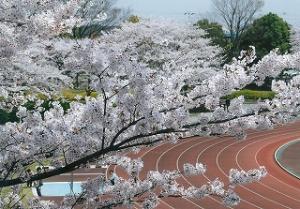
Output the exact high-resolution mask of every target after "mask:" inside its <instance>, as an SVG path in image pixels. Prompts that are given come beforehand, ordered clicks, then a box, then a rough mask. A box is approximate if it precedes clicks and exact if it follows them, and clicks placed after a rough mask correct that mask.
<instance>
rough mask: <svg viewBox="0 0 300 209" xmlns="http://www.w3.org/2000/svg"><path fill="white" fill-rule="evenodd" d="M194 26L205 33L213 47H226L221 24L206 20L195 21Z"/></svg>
mask: <svg viewBox="0 0 300 209" xmlns="http://www.w3.org/2000/svg"><path fill="white" fill-rule="evenodd" d="M195 26H196V27H198V28H200V29H202V30H204V31H205V32H206V33H207V34H205V37H206V38H209V39H211V41H212V43H213V44H214V45H218V46H220V47H222V48H224V47H226V45H227V41H226V39H225V34H224V31H223V28H222V25H221V24H219V23H217V22H210V21H209V20H208V19H202V20H199V21H197V22H196V23H195Z"/></svg>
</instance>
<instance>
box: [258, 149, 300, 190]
mask: <svg viewBox="0 0 300 209" xmlns="http://www.w3.org/2000/svg"><path fill="white" fill-rule="evenodd" d="M264 147H266V146H264ZM264 147H261V148H260V149H259V150H258V151H257V152H256V153H255V161H256V164H257V165H258V166H260V165H259V162H258V160H257V158H258V157H257V156H258V153H260V152H261V150H262V149H263V148H264ZM268 176H270V177H271V178H274V179H275V180H277V181H278V182H280V183H282V184H285V185H286V186H288V187H290V188H292V189H294V190H296V191H297V192H300V189H299V188H298V187H294V186H293V185H290V184H287V183H286V182H284V181H282V180H280V179H278V178H277V177H275V176H273V175H272V174H268Z"/></svg>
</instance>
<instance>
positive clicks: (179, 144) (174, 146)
mask: <svg viewBox="0 0 300 209" xmlns="http://www.w3.org/2000/svg"><path fill="white" fill-rule="evenodd" d="M192 139H193V138H192ZM190 140H191V139H190ZM196 140H198V139H196ZM188 142H190V141H189V140H186V141H184V142H182V143H178V144H175V145H173V146H172V147H171V148H169V149H167V150H165V151H164V152H163V153H161V154H160V156H159V157H158V159H157V160H156V166H155V167H156V170H157V171H159V168H158V167H159V166H158V164H159V162H160V160H161V158H162V157H163V156H164V155H165V154H166V153H168V152H169V151H171V150H172V149H174V148H176V147H178V146H181V145H183V144H186V143H188ZM182 199H184V200H186V201H188V202H190V203H192V204H193V205H195V206H196V207H198V208H202V209H204V208H203V207H201V206H200V205H197V204H196V203H194V202H193V201H191V200H189V199H187V198H184V197H183V198H182Z"/></svg>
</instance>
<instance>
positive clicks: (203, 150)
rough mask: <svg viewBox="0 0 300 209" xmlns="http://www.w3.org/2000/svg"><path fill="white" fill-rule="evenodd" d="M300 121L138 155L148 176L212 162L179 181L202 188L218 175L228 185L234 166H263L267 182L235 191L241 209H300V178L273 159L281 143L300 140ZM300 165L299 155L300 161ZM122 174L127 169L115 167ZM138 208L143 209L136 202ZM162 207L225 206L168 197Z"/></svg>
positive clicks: (189, 141) (215, 208) (212, 200)
mask: <svg viewBox="0 0 300 209" xmlns="http://www.w3.org/2000/svg"><path fill="white" fill-rule="evenodd" d="M299 127H300V122H295V123H291V124H287V125H284V126H278V127H276V128H275V129H273V130H267V131H249V132H248V137H247V139H246V140H243V141H238V140H235V139H234V138H232V137H218V138H204V137H192V138H188V139H184V140H181V141H179V142H178V143H177V144H160V145H158V146H155V147H152V148H149V149H145V150H142V151H141V152H140V153H139V154H138V155H134V157H142V159H143V160H144V170H143V171H142V172H141V173H140V176H139V177H140V178H141V179H143V178H145V175H146V173H147V171H149V170H159V171H163V170H182V167H183V164H184V163H187V162H188V163H192V164H195V163H196V162H201V163H204V164H206V165H207V168H208V171H207V172H206V173H205V175H204V176H192V177H182V178H180V179H179V183H180V184H182V185H184V186H185V187H187V186H191V185H194V186H201V185H202V184H205V183H207V182H208V181H209V180H214V179H215V178H219V179H221V180H223V181H224V183H225V184H227V183H228V173H229V170H230V168H239V169H244V170H249V169H252V168H257V167H259V166H260V165H264V166H265V167H266V168H267V171H268V176H267V177H265V178H264V179H263V180H262V181H260V182H258V183H253V184H247V185H244V186H239V187H237V188H236V191H237V192H238V194H239V195H240V197H241V199H242V201H241V203H240V204H239V205H238V206H236V207H234V208H238V209H256V208H263V209H300V180H298V179H297V178H295V177H293V176H291V175H290V174H288V173H286V172H285V171H284V170H282V169H281V168H280V167H279V166H278V165H277V163H276V162H275V160H274V153H275V151H276V149H277V148H278V147H280V146H281V145H282V144H285V143H287V142H289V141H292V140H295V139H297V138H300V128H299ZM299 163H300V159H299ZM116 169H117V172H118V173H119V174H120V175H124V172H123V171H121V169H120V168H116ZM135 207H136V208H141V207H140V205H139V204H136V206H135ZM157 208H164V209H174V208H176V209H224V208H226V207H224V206H223V204H222V200H221V199H220V198H216V197H206V198H204V199H200V200H198V199H185V198H164V199H162V200H161V201H160V204H159V206H158V207H157Z"/></svg>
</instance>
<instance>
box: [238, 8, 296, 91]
mask: <svg viewBox="0 0 300 209" xmlns="http://www.w3.org/2000/svg"><path fill="white" fill-rule="evenodd" d="M290 31H291V28H290V26H289V25H288V23H287V22H286V21H284V20H283V19H282V18H281V17H279V16H278V15H276V14H273V13H269V14H267V15H264V16H263V17H261V18H258V19H256V20H254V22H253V24H251V25H250V26H249V27H248V28H247V30H246V31H245V32H244V34H243V35H242V39H241V48H248V46H250V45H251V46H255V47H256V49H257V50H256V53H257V58H258V59H261V58H262V57H264V56H265V55H266V54H268V53H269V52H270V51H271V50H274V49H278V50H279V51H278V53H281V54H283V53H287V52H290V49H291V44H290V41H291V32H290ZM273 79H274V78H272V77H267V78H266V80H265V83H264V84H263V85H262V86H261V87H257V86H255V85H250V86H248V88H254V89H263V90H271V85H272V80H273Z"/></svg>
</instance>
